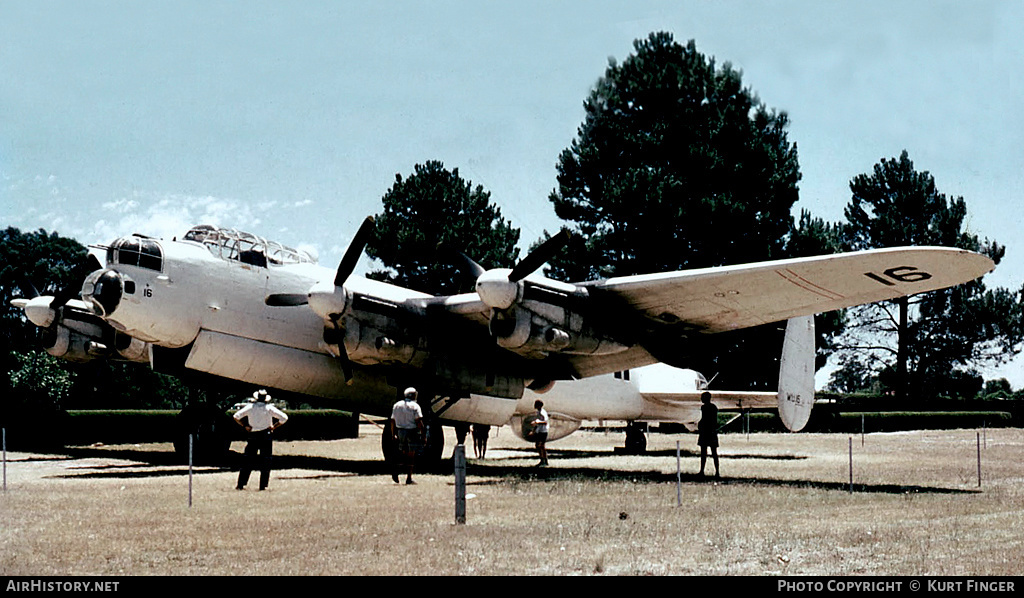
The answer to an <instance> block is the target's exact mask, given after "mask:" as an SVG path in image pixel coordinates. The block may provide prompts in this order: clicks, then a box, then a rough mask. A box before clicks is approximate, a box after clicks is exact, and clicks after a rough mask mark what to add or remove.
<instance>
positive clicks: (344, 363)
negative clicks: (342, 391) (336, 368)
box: [338, 343, 352, 386]
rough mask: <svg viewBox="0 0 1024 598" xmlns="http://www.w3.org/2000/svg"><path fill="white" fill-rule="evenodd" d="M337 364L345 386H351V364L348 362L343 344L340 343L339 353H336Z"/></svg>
mask: <svg viewBox="0 0 1024 598" xmlns="http://www.w3.org/2000/svg"><path fill="white" fill-rule="evenodd" d="M338 363H339V364H341V371H342V373H344V374H345V384H348V385H349V386H351V385H352V362H351V361H349V360H348V352H347V351H345V343H341V352H340V353H338Z"/></svg>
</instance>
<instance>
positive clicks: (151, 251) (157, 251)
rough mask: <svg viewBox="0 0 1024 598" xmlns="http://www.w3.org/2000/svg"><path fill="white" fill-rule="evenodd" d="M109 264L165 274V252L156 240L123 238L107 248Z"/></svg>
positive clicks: (132, 237)
mask: <svg viewBox="0 0 1024 598" xmlns="http://www.w3.org/2000/svg"><path fill="white" fill-rule="evenodd" d="M107 263H109V264H118V265H122V266H135V267H137V268H143V269H145V270H152V271H154V272H163V269H164V251H163V247H161V246H160V243H159V242H158V241H156V240H154V239H149V238H145V237H137V236H131V237H121V238H120V239H118V240H116V241H114V242H113V243H112V244H111V245H110V247H108V248H107Z"/></svg>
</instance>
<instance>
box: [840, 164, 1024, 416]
mask: <svg viewBox="0 0 1024 598" xmlns="http://www.w3.org/2000/svg"><path fill="white" fill-rule="evenodd" d="M850 190H851V192H852V198H851V200H850V203H849V204H848V205H847V207H846V210H845V214H846V219H847V224H846V226H845V227H844V231H845V242H846V244H847V246H848V247H849V248H850V249H855V250H856V249H871V248H880V247H897V246H902V245H939V246H944V247H959V248H961V249H967V250H970V251H977V252H980V253H983V254H984V255H987V256H988V257H990V258H992V260H993V261H995V262H996V263H997V264H998V263H999V261H1000V260H1001V259H1002V257H1003V255H1004V254H1005V252H1006V248H1005V247H1003V246H1001V245H999V244H997V243H996V242H994V241H989V240H981V239H980V238H979V237H978V236H977V235H976V234H973V233H971V232H969V231H968V230H966V227H965V220H966V217H967V204H966V202H965V201H964V199H963V198H962V197H955V198H948V197H946V195H945V194H943V193H940V192H939V191H938V189H937V188H936V185H935V179H934V177H933V176H932V175H931V174H930V173H928V172H918V171H917V170H916V169H915V168H914V163H913V162H912V161H911V160H910V158H909V156H908V155H907V152H906V151H905V150H904V151H903V152H902V153H901V154H900V156H899V158H893V159H888V160H886V159H883V160H882V161H881V162H879V163H878V164H876V165H875V167H874V170H873V172H872V173H871V174H870V175H868V174H862V175H859V176H857V177H855V178H854V179H853V180H852V181H851V182H850ZM851 314H852V315H851V324H850V326H849V327H848V332H847V335H846V337H845V338H844V339H842V341H841V344H842V345H843V346H844V347H845V350H844V351H843V353H844V358H845V359H846V361H848V362H849V361H850V360H851V359H852V360H854V362H855V363H857V367H859V368H861V369H863V368H864V367H869V368H872V369H874V370H875V371H880V370H883V369H885V370H886V371H891V374H888V375H887V377H888V376H891V379H892V385H893V387H894V388H893V390H895V391H896V394H897V396H898V397H908V396H913V397H916V398H929V397H933V396H938V395H960V396H964V395H968V396H969V395H973V394H974V393H975V392H977V391H979V390H980V389H981V388H980V387H981V376H980V375H979V374H978V371H977V370H978V368H979V367H982V366H986V365H994V364H998V363H1001V362H1004V361H1006V360H1008V359H1009V358H1011V357H1013V356H1014V355H1015V354H1016V353H1017V352H1018V351H1019V350H1020V347H1021V342H1022V341H1024V337H1022V305H1021V293H1020V292H1016V293H1015V292H1011V291H1008V290H1006V289H1001V288H999V289H995V290H988V289H987V288H986V287H985V284H984V282H982V280H975V281H972V282H969V283H966V284H963V285H959V286H956V287H953V288H951V289H945V290H941V291H933V292H931V293H926V294H923V295H918V296H914V297H905V298H902V299H899V300H897V301H895V302H888V303H881V304H874V305H868V306H862V307H859V308H856V309H854V310H851Z"/></svg>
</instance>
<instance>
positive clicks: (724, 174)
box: [547, 32, 800, 388]
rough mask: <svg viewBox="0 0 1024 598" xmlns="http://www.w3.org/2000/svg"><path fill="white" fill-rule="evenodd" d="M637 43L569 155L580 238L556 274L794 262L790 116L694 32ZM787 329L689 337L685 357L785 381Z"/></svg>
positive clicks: (564, 199)
mask: <svg viewBox="0 0 1024 598" xmlns="http://www.w3.org/2000/svg"><path fill="white" fill-rule="evenodd" d="M634 50H635V52H634V53H633V54H632V55H630V56H629V57H627V58H626V59H625V60H624V61H623V62H622V64H617V63H616V62H615V61H611V62H610V64H609V66H608V68H607V70H606V71H605V74H604V76H603V77H601V79H600V80H599V81H598V82H597V84H596V85H595V87H594V89H593V90H592V91H591V92H590V95H589V97H588V98H587V100H586V102H585V104H584V106H585V108H586V118H585V120H584V122H583V124H582V125H581V126H580V128H579V130H578V134H577V137H576V139H575V140H574V141H573V142H572V145H571V146H570V147H569V148H567V149H566V150H564V151H563V152H562V154H561V156H560V158H559V161H558V187H557V189H555V190H554V191H553V192H552V194H551V196H550V201H551V202H552V204H553V205H554V208H555V213H556V214H557V215H558V216H559V217H560V218H562V219H563V220H565V221H566V222H567V228H568V229H569V230H570V231H572V232H574V233H576V234H575V235H574V236H573V237H572V240H571V242H570V244H569V246H568V248H567V250H566V251H564V252H562V253H561V254H560V255H559V256H556V258H555V259H553V260H551V262H550V265H551V267H550V269H548V270H547V274H548V275H549V276H552V277H554V278H559V279H562V280H567V281H580V280H588V279H593V278H603V277H610V276H623V275H630V274H644V273H652V272H664V271H674V270H681V269H686V268H701V267H709V266H723V265H729V264H738V263H745V262H755V261H763V260H769V259H776V258H782V257H785V256H786V240H787V238H788V235H789V234H790V233H791V231H792V229H793V218H792V216H791V208H792V207H793V204H794V203H795V202H796V200H797V182H798V181H799V180H800V172H799V167H798V163H797V151H796V145H795V144H793V143H790V142H789V140H788V138H787V133H786V129H787V126H788V124H789V119H788V117H787V115H786V114H785V113H783V112H777V111H774V110H770V109H768V108H767V107H766V106H765V105H764V104H763V103H762V102H761V101H760V100H759V99H758V98H757V97H756V96H755V95H754V93H753V92H752V91H750V89H748V88H745V87H743V83H742V80H741V74H740V73H739V72H738V71H736V70H735V69H733V68H732V67H731V65H730V64H728V63H726V64H724V65H723V66H721V67H717V66H716V65H715V61H714V60H713V59H709V58H707V57H705V56H704V55H703V54H701V53H700V52H698V51H697V48H696V44H695V42H693V41H690V42H689V43H688V44H687V45H685V46H684V45H681V44H679V43H676V42H675V41H674V39H673V37H672V35H671V34H669V33H664V32H660V33H652V34H651V35H650V36H648V37H647V38H646V39H642V40H637V41H636V42H634ZM778 329H779V326H777V325H771V326H768V327H766V328H765V329H758V330H754V331H744V332H742V333H728V334H723V335H716V336H715V337H713V338H705V339H701V341H700V343H687V342H686V340H685V339H680V341H679V343H678V347H677V348H676V351H677V353H678V359H673V361H675V362H677V363H686V364H688V365H689V367H694V368H696V369H700V370H701V371H703V372H705V373H707V374H708V375H712V374H715V373H720V374H721V376H720V377H719V383H720V386H729V387H732V388H743V387H750V386H754V387H759V388H774V387H775V384H776V383H777V379H778V369H777V364H776V362H775V361H774V360H773V358H777V351H778V350H777V349H771V347H775V346H781V336H780V335H779V334H778ZM708 343H712V344H713V345H715V348H714V349H713V350H710V351H709V350H707V347H708ZM698 345H699V346H700V347H701V348H702V350H701V351H699V352H696V351H693V352H691V349H690V348H691V347H697V346H698ZM709 358H712V359H710V360H709ZM715 358H716V359H715Z"/></svg>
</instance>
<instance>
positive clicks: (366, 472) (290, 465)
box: [58, 447, 981, 494]
mask: <svg viewBox="0 0 1024 598" xmlns="http://www.w3.org/2000/svg"><path fill="white" fill-rule="evenodd" d="M502 451H503V452H505V453H512V455H511V456H504V457H500V458H493V459H487V460H477V459H472V460H470V461H469V462H467V464H466V473H467V475H468V476H470V479H469V480H468V482H467V483H468V484H470V485H474V484H475V485H488V484H501V483H506V482H508V481H546V480H547V481H557V480H578V481H588V480H592V481H608V482H629V483H650V484H663V483H675V482H676V480H677V477H676V474H675V473H674V472H672V473H663V472H661V471H635V470H625V469H613V468H593V467H578V466H564V467H563V466H559V464H558V460H559V459H565V460H569V459H587V458H596V457H614V456H616V455H615V453H613V452H609V451H586V450H578V449H559V450H554V451H552V452H551V454H550V458H551V460H552V465H549V466H547V467H533V466H524V465H523V464H522V461H525V460H528V461H533V460H535V459H536V455H535V454H534V453H533V451H532V450H531V449H522V450H520V449H502ZM666 453H668V454H671V456H675V451H674V450H671V451H667V452H666V451H652V452H650V453H647V454H646V455H647V456H666ZM63 454H66V455H68V456H70V457H72V458H106V459H119V460H125V461H130V462H132V463H128V464H117V465H96V466H90V465H83V466H82V467H81V469H82V470H83V471H82V472H76V473H69V474H65V475H62V476H58V477H63V478H153V477H169V476H180V475H187V473H188V467H187V466H184V465H182V464H181V463H180V459H179V458H178V457H177V456H176V455H175V454H174V453H171V452H155V451H135V450H130V449H116V450H111V449H101V448H86V447H83V448H73V449H66V450H65V451H63ZM681 454H683V455H686V456H688V457H693V456H696V453H693V452H689V451H684V452H681ZM243 458H244V457H243V455H242V454H240V453H237V452H235V451H231V452H230V453H229V454H228V456H227V458H226V460H225V461H224V462H223V463H221V464H219V465H217V466H209V465H200V466H197V467H196V468H195V469H194V470H193V473H194V474H195V475H207V474H211V473H223V472H229V471H237V470H238V467H239V465H240V464H241V461H242V459H243ZM803 458H806V457H794V456H790V455H723V456H722V459H723V461H725V462H726V463H728V461H731V460H735V459H781V460H790V459H803ZM147 466H152V467H159V469H146V467H147ZM273 468H274V470H275V471H284V470H299V471H303V470H305V471H309V472H310V475H308V476H307V475H287V476H285V477H286V478H289V479H323V478H333V477H350V476H389V475H390V474H391V468H390V467H389V466H388V465H387V464H386V463H385V462H384V461H383V459H380V460H360V459H339V458H332V457H319V456H308V455H275V456H274V461H273ZM312 472H317V473H316V474H313V473H312ZM430 473H434V474H438V475H451V473H452V461H451V459H444V460H443V461H442V462H441V464H440V465H439V467H438V468H437V469H436V470H434V471H432V472H430ZM473 478H476V479H473ZM480 478H486V479H480ZM679 480H680V481H681V482H683V483H686V484H706V483H717V484H722V485H741V484H742V485H750V486H764V487H776V488H814V489H821V490H831V491H841V492H850V491H851V486H850V484H849V483H848V482H838V481H837V482H825V481H817V480H783V479H776V478H769V477H734V476H725V477H721V478H713V477H710V476H700V475H697V474H695V473H682V474H681V475H680V476H679ZM852 491H853V492H856V493H882V494H977V493H979V492H981V490H973V489H955V488H941V487H930V486H920V485H913V484H853V487H852Z"/></svg>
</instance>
